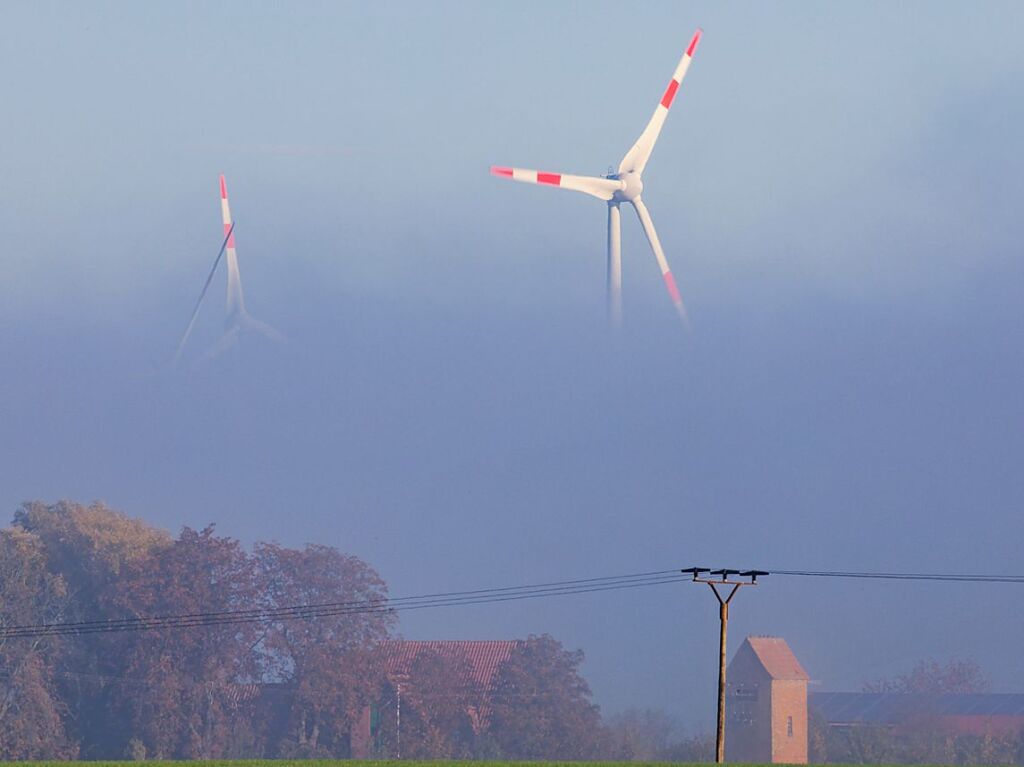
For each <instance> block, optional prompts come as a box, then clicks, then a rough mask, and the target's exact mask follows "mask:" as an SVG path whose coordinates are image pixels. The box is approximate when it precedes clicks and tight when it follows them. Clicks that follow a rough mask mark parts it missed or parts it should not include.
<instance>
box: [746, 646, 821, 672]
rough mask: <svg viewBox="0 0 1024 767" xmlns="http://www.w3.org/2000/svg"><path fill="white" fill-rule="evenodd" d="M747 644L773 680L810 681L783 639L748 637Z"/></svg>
mask: <svg viewBox="0 0 1024 767" xmlns="http://www.w3.org/2000/svg"><path fill="white" fill-rule="evenodd" d="M747 644H749V645H750V649H751V650H753V651H754V655H756V656H757V659H758V660H759V661H760V662H761V665H762V666H764V670H765V671H767V672H768V675H769V676H770V677H771V678H772V679H796V680H807V679H810V677H809V676H807V672H806V671H804V667H803V666H801V665H800V661H798V660H797V659H796V656H795V655H793V651H792V650H790V649H789V645H788V644H786V640H785V639H783V638H782V637H759V636H754V637H747Z"/></svg>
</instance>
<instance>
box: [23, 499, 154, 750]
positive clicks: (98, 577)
mask: <svg viewBox="0 0 1024 767" xmlns="http://www.w3.org/2000/svg"><path fill="white" fill-rule="evenodd" d="M13 531H23V532H24V533H26V534H30V535H32V536H34V538H35V539H36V540H37V541H38V544H39V551H40V553H41V555H42V558H43V560H44V561H45V567H46V569H47V571H48V572H49V573H50V577H52V578H59V579H60V580H61V581H62V582H63V583H64V584H66V585H65V588H66V589H67V594H66V599H65V600H64V604H63V606H62V609H61V616H60V619H61V620H64V621H71V622H74V621H82V620H103V619H107V618H114V619H117V618H123V617H125V615H124V613H123V612H122V607H121V605H119V604H116V603H115V599H114V595H115V593H116V592H117V591H118V590H119V588H120V586H121V581H122V578H123V577H124V576H125V574H126V568H128V569H131V568H132V567H133V566H135V567H134V569H135V570H138V569H140V568H139V567H138V565H139V564H140V563H142V562H148V561H149V560H150V558H151V556H152V555H153V553H154V552H155V551H157V550H160V549H163V548H166V547H168V546H170V545H171V536H170V535H168V534H167V533H166V532H164V531H163V530H157V529H156V528H153V527H151V526H149V525H147V524H146V523H145V522H143V521H142V520H139V519H133V518H131V517H128V516H126V515H125V514H122V513H121V512H118V511H115V510H114V509H110V508H108V507H107V506H105V505H104V504H102V503H93V504H90V505H88V506H85V505H82V504H77V503H72V502H70V501H60V502H58V503H55V504H45V503H41V502H32V503H26V504H23V505H22V507H21V508H20V509H19V510H18V511H17V512H16V513H15V515H14V527H13V528H12V532H13ZM45 617H46V614H45V613H44V612H37V613H36V615H35V616H34V619H33V620H32V621H29V622H40V621H41V620H43V619H44V618H45ZM124 660H125V655H124V637H122V636H120V635H106V634H94V635H89V636H80V637H76V638H75V639H74V640H69V641H66V642H64V644H63V651H62V652H61V653H60V655H59V656H54V657H53V663H54V664H56V668H55V669H54V670H53V673H54V675H55V678H56V680H57V685H58V687H59V695H60V698H61V699H62V701H63V702H64V705H65V706H66V710H67V715H66V717H65V718H66V720H67V722H68V727H69V728H70V734H71V736H72V737H73V738H74V739H75V740H77V741H78V743H79V744H80V750H81V755H82V756H83V757H87V758H92V759H96V758H117V757H120V756H121V755H122V754H123V753H124V748H125V745H126V741H127V739H128V730H129V729H130V722H129V721H128V720H126V719H124V718H123V717H122V716H121V714H122V713H123V711H122V707H121V706H120V702H121V701H122V700H123V693H124V687H125V682H124V681H123V677H124V675H125V669H124Z"/></svg>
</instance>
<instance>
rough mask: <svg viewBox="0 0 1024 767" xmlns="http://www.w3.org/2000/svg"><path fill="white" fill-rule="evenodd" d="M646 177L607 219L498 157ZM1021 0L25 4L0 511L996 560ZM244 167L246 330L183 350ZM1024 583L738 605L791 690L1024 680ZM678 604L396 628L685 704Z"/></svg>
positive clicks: (426, 553)
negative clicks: (210, 356)
mask: <svg viewBox="0 0 1024 767" xmlns="http://www.w3.org/2000/svg"><path fill="white" fill-rule="evenodd" d="M697 26H702V27H703V28H704V30H705V36H704V38H703V41H702V43H701V46H700V48H699V50H698V52H697V56H696V58H695V60H694V63H693V66H692V67H691V69H690V72H689V75H688V77H687V80H686V82H685V84H684V86H683V88H682V89H681V91H680V95H679V97H678V98H677V100H676V102H675V105H674V108H673V111H672V114H671V115H670V117H669V119H668V122H667V124H666V127H665V130H664V132H663V133H662V136H661V140H660V142H659V144H658V146H657V149H656V151H655V153H654V156H653V158H652V160H651V163H650V165H649V166H648V169H647V172H646V173H645V183H646V188H645V195H644V196H645V200H646V202H647V204H648V207H649V208H650V210H651V213H652V216H653V218H654V222H655V224H656V225H657V227H658V230H659V234H660V235H661V239H662V241H663V244H664V247H665V250H666V252H667V255H668V258H669V261H670V263H671V264H672V266H673V269H674V272H675V274H676V277H677V280H678V281H679V284H680V287H681V289H682V291H683V294H684V297H685V298H686V300H687V302H688V306H689V309H690V314H691V318H692V323H693V329H692V331H691V332H690V333H689V334H686V333H684V332H683V331H682V330H681V328H680V327H679V325H678V322H677V320H676V319H675V316H674V313H673V310H672V306H671V304H670V302H669V301H668V299H667V297H666V296H665V293H664V288H663V286H662V284H661V280H660V277H659V274H658V269H657V266H656V264H655V263H654V259H653V257H652V256H651V254H650V252H649V250H648V249H647V246H646V243H645V241H644V239H643V235H642V233H641V230H640V228H639V225H638V223H637V222H636V220H635V217H634V216H633V215H632V213H631V212H629V211H625V210H624V211H623V254H624V272H625V274H624V282H625V314H626V324H625V330H624V339H623V344H622V348H621V349H620V350H618V351H615V350H613V349H611V348H610V347H609V344H608V339H607V333H606V324H605V317H604V272H605V265H604V259H605V255H604V243H605V215H606V214H605V210H604V206H603V205H602V204H601V203H600V202H598V201H596V200H594V199H592V198H589V197H586V196H583V195H576V194H568V193H562V192H559V191H556V190H551V189H539V188H530V187H527V186H523V185H518V184H510V183H507V182H503V181H502V180H499V179H495V178H492V177H490V176H489V175H488V173H487V169H488V166H489V165H491V164H493V163H496V164H504V165H522V166H527V167H539V168H542V169H545V170H554V171H564V172H575V173H591V174H594V173H602V172H604V171H605V169H606V168H607V167H608V166H609V165H613V164H617V163H618V161H619V160H620V158H621V156H622V155H623V154H624V152H625V151H626V150H627V149H628V148H629V146H630V144H631V143H632V142H633V141H634V140H635V138H636V137H637V135H638V134H639V132H640V130H641V129H642V128H643V126H644V124H645V122H646V120H647V119H648V117H649V116H650V113H651V111H652V109H653V107H654V105H655V104H656V103H657V100H658V98H659V97H660V96H661V93H662V91H663V89H664V86H665V83H666V81H667V80H668V78H669V77H670V75H671V72H672V69H673V67H674V66H675V64H676V62H677V61H678V58H679V56H680V54H681V52H682V50H683V49H684V48H685V46H686V43H687V42H688V41H689V38H690V35H691V34H692V32H693V29H694V28H695V27H697ZM1021 28H1024V6H1021V5H1020V4H1019V3H1016V2H1006V3H997V2H985V3H959V4H952V3H939V2H919V3H901V4H898V6H897V5H895V4H891V3H881V2H880V3H856V4H853V3H850V4H847V5H844V6H839V5H838V4H831V3H830V4H808V3H795V2H794V3H786V4H773V5H768V4H750V3H743V4H740V3H728V2H725V3H723V2H693V3H680V2H661V3H655V2H650V3H635V4H625V3H621V2H614V3H613V2H579V3H561V4H550V3H540V2H536V3H515V4H513V3H504V4H498V3H477V4H470V3H438V4H426V3H411V2H410V3H386V2H381V3H372V4H371V3H366V4H338V3H324V4H314V3H305V4H283V3H280V4H278V3H275V4H269V3H267V4H254V3H219V4H209V3H195V4H191V3H164V4H159V5H158V4H144V5H141V4H135V3H127V2H126V3H115V4H99V3H92V4H88V5H87V4H71V3H64V4H50V5H47V4H42V3H37V2H32V3H27V2H26V3H8V4H5V6H4V11H3V23H2V24H0V88H2V93H3V100H2V102H3V106H2V110H3V120H2V123H0V131H2V138H3V140H2V141H0V359H2V361H3V365H4V368H5V370H4V374H3V376H2V377H0V408H2V409H0V419H2V420H0V423H2V427H3V431H2V434H3V439H2V441H0V501H2V503H3V507H4V508H6V509H7V512H5V514H9V513H13V511H14V510H15V508H16V507H17V504H18V503H19V502H21V501H23V500H27V499H35V498H39V499H45V500H56V499H59V498H72V499H76V500H80V501H90V500H93V499H102V500H105V501H106V502H108V503H110V504H112V505H114V506H116V507H117V508H120V509H123V510H125V511H127V512H129V513H131V514H134V515H138V516H142V517H144V518H145V519H147V520H148V521H150V522H152V523H154V524H157V525H160V526H163V527H166V528H169V529H172V530H176V529H178V528H179V527H180V526H181V525H183V524H188V525H192V526H202V525H205V524H206V523H208V522H216V523H217V526H218V530H219V531H220V532H221V533H223V534H228V535H232V536H237V537H239V538H241V539H242V540H244V541H246V542H251V541H253V540H256V539H268V538H273V539H277V540H280V541H281V542H283V543H286V544H291V545H300V544H303V543H305V542H310V541H314V542H321V543H329V544H332V545H336V546H338V547H340V548H342V549H343V550H346V551H349V552H352V553H355V554H358V555H359V556H362V557H364V558H365V559H367V560H369V561H370V562H371V563H373V564H374V565H375V566H376V567H378V568H379V569H380V571H381V572H382V574H383V575H384V577H385V578H386V579H387V581H388V582H389V584H390V585H391V589H392V593H393V594H395V595H398V596H402V595H413V594H420V593H425V592H429V591H435V590H447V589H456V588H475V587H486V586H504V585H512V584H518V583H528V582H533V581H544V580H552V579H561V578H572V577H587V576H595V575H606V574H614V573H624V572H636V571H643V570H657V569H663V568H670V567H676V566H679V567H682V566H687V565H691V564H702V565H703V564H708V565H729V566H734V565H738V566H757V567H763V568H769V569H770V568H773V567H776V568H785V569H791V568H804V567H806V568H835V569H904V570H942V571H964V572H977V571H981V572H1014V573H1020V572H1021V571H1024V562H1022V559H1024V558H1022V555H1021V543H1020V542H1021V539H1022V532H1024V530H1022V527H1024V525H1022V524H1021V516H1020V514H1021V504H1022V501H1024V479H1022V472H1021V470H1020V456H1021V452H1022V449H1024V431H1022V427H1024V401H1022V397H1021V384H1022V382H1024V356H1022V353H1021V343H1022V340H1024V309H1022V307H1021V302H1020V295H1021V290H1022V287H1024V264H1022V261H1021V253H1020V242H1021V241H1022V239H1024V223H1022V222H1024V216H1022V215H1021V200H1022V199H1024V195H1022V192H1024V133H1022V131H1021V124H1022V121H1024V99H1022V96H1024V54H1022V49H1021V45H1020V39H1019V30H1020V29H1021ZM221 172H223V173H226V174H227V176H228V183H229V187H230V190H231V193H232V206H233V210H234V213H235V218H236V221H237V229H236V236H237V240H238V252H239V258H240V260H241V268H242V279H243V283H244V285H245V288H246V296H247V302H248V307H249V310H250V311H251V313H252V314H253V315H254V316H256V317H258V318H260V319H262V320H265V321H267V322H269V323H271V324H272V325H274V326H275V327H277V328H279V329H280V330H282V331H283V332H284V333H286V334H287V335H288V337H289V338H290V342H289V343H288V344H286V345H283V346H275V345H272V344H270V343H269V342H267V341H265V340H264V339H262V338H258V337H253V338H245V339H243V343H242V345H241V346H240V347H239V348H238V349H237V350H235V351H234V352H233V353H232V354H229V355H227V356H224V357H222V358H220V359H218V360H216V361H215V362H213V363H203V362H201V361H200V358H201V356H202V353H203V350H204V348H206V347H208V346H209V345H210V344H212V343H213V342H214V341H215V340H216V338H217V336H218V333H219V332H220V327H221V323H222V321H223V291H224V274H223V272H221V273H220V275H219V276H218V280H217V281H216V282H215V285H214V289H213V291H212V293H211V300H210V301H209V303H208V304H207V306H206V307H205V310H204V313H203V315H202V316H201V317H200V321H199V325H198V327H197V331H196V333H195V334H194V336H193V339H192V342H191V343H190V346H189V347H188V349H187V350H186V355H185V357H186V362H185V364H184V365H183V366H182V369H180V370H178V371H177V372H172V371H168V370H167V367H166V363H167V362H168V360H169V359H170V357H171V355H172V354H173V351H174V346H175V344H176V342H177V339H178V336H179V335H180V333H181V331H182V329H183V326H184V324H185V322H186V320H187V318H188V313H189V311H190V310H191V305H192V302H193V301H194V300H195V296H196V294H197V293H198V291H199V288H200V287H201V284H202V280H203V278H204V277H205V273H206V270H207V269H208V268H209V265H210V263H211V261H212V259H213V256H214V255H215V254H216V249H217V247H218V246H219V244H220V237H221V228H220V218H219V205H218V189H217V175H218V174H219V173H221ZM1015 588H1016V587H1013V586H1003V587H997V586H993V587H985V588H983V587H978V586H962V585H929V584H916V585H915V584H902V585H892V584H889V585H884V584H879V583H845V582H825V583H814V582H806V581H801V580H795V579H786V578H783V577H781V576H777V577H774V578H770V579H768V580H767V581H766V582H765V585H764V587H763V588H759V589H758V590H757V591H753V590H748V591H746V592H744V593H742V594H741V595H740V597H739V601H738V602H737V603H736V607H735V610H734V612H733V619H734V620H733V624H732V637H733V643H732V648H731V649H735V647H736V646H738V642H739V640H740V639H741V638H742V636H744V635H745V634H747V633H775V634H779V635H782V636H785V637H786V638H787V639H789V641H790V642H791V644H792V645H793V647H794V649H795V650H796V652H797V654H798V656H799V657H800V658H801V660H802V661H803V662H804V664H805V666H806V667H807V669H808V671H809V672H810V674H811V676H812V677H813V678H814V679H815V680H817V683H818V686H817V687H816V688H815V689H858V688H859V686H860V684H861V683H862V682H863V681H864V680H865V679H869V678H876V677H879V676H882V675H888V674H893V673H898V672H900V671H902V670H905V669H906V668H908V667H909V666H911V665H912V664H913V663H914V662H915V661H916V660H918V659H920V658H929V657H934V658H937V659H940V660H941V659H945V658H949V657H953V656H959V657H972V658H974V659H976V660H978V661H979V662H981V663H982V664H983V665H984V666H985V667H986V669H988V671H989V672H990V674H991V676H992V677H993V681H994V682H995V687H996V689H1003V690H1021V689H1024V667H1022V666H1021V664H1020V663H1019V657H1018V653H1019V644H1020V641H1019V640H1020V637H1021V634H1022V631H1024V617H1022V615H1021V613H1020V611H1019V610H1016V609H1015V608H1014V606H1013V605H1014V604H1015V603H1016V602H1017V601H1019V595H1018V594H1017V593H1016V591H1014V589H1015ZM715 621H716V606H715V603H714V601H713V599H712V597H711V595H710V594H708V593H705V591H702V590H698V589H697V588H696V587H693V586H685V585H684V586H681V587H677V586H662V587H659V588H658V589H650V590H647V591H642V592H628V593H621V594H617V595H590V596H586V597H575V598H571V599H564V600H551V601H548V602H533V603H530V602H525V603H514V604H511V605H508V604H506V605H499V606H492V607H475V608H460V609H456V610H448V611H436V612H422V613H419V614H414V615H408V616H404V617H403V618H402V624H401V625H402V630H403V631H404V633H405V634H406V636H409V637H414V638H501V637H508V636H522V635H525V634H526V633H529V632H535V633H539V632H550V633H552V634H554V635H555V636H556V637H558V638H559V639H561V640H563V641H564V642H565V643H566V644H567V645H569V646H571V647H581V648H583V649H584V650H585V651H586V652H587V657H588V660H587V663H586V666H585V671H586V674H587V676H588V678H589V679H590V680H591V682H592V684H593V686H594V688H595V692H596V694H597V697H598V701H599V702H600V703H601V704H602V705H603V706H604V707H605V708H606V709H607V710H612V711H614V710H618V709H621V708H624V707H627V706H633V705H640V706H646V705H654V706H661V707H665V708H666V709H668V710H670V711H672V712H674V713H676V714H678V715H679V716H680V718H682V719H683V720H685V721H686V722H688V723H690V724H691V725H692V726H694V727H700V726H710V723H711V721H712V715H713V703H714V679H715V644H716V642H717V627H716V623H715Z"/></svg>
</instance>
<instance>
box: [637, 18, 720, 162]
mask: <svg viewBox="0 0 1024 767" xmlns="http://www.w3.org/2000/svg"><path fill="white" fill-rule="evenodd" d="M701 33H702V32H701V30H699V29H698V30H697V31H696V32H695V33H694V35H693V39H692V40H690V45H689V47H687V49H686V53H684V54H683V57H682V58H681V59H680V60H679V66H677V67H676V71H675V72H674V73H673V75H672V79H671V80H670V81H669V84H668V87H667V88H666V89H665V95H663V96H662V97H661V101H660V102H659V103H658V106H657V107H655V109H654V114H653V115H652V116H651V121H650V122H649V123H647V127H646V128H644V132H643V133H641V134H640V138H638V139H637V140H636V143H635V144H633V148H632V149H630V150H629V151H628V152H626V156H625V157H623V158H622V162H621V163H619V173H642V172H643V169H644V168H645V167H646V165H647V160H648V159H650V156H651V152H653V151H654V144H655V143H656V142H657V141H658V135H659V134H660V133H661V126H662V125H664V124H665V118H666V117H668V110H669V107H671V106H672V100H673V99H674V98H675V97H676V91H677V90H679V86H680V84H681V83H682V82H683V78H684V77H686V70H687V69H689V68H690V62H691V61H692V60H693V53H694V51H696V50H697V43H698V42H700V36H701Z"/></svg>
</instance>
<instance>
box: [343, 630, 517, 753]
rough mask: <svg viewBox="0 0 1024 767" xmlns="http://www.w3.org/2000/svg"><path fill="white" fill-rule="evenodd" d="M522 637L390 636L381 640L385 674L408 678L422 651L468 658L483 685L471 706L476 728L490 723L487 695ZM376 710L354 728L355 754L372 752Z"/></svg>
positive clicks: (398, 679) (364, 715)
mask: <svg viewBox="0 0 1024 767" xmlns="http://www.w3.org/2000/svg"><path fill="white" fill-rule="evenodd" d="M522 644H523V643H522V641H520V640H515V639H513V640H493V641H450V640H442V641H424V642H416V641H407V640H404V639H389V640H386V641H384V642H381V644H380V647H379V648H378V652H379V653H380V657H381V661H382V663H383V670H384V675H385V676H386V677H387V679H388V680H389V681H391V682H392V684H401V683H405V682H408V681H409V677H410V671H411V669H412V668H413V667H414V665H415V663H416V659H417V658H418V657H419V656H420V654H421V653H435V654H437V655H440V656H442V657H447V658H452V659H457V660H460V661H465V662H466V663H467V664H468V666H469V669H470V673H471V675H472V678H473V681H474V682H476V683H477V684H478V685H479V686H480V694H481V696H482V698H481V700H479V701H478V702H477V703H476V704H475V705H471V706H470V707H469V711H468V713H469V716H470V720H471V721H472V724H473V729H474V731H476V732H478V733H479V732H480V731H482V730H483V729H484V728H486V726H487V719H488V714H489V711H488V705H487V698H488V696H489V695H490V693H491V692H492V690H493V687H494V681H495V678H496V677H497V675H498V670H499V669H500V668H501V665H502V664H503V663H504V662H505V661H507V660H508V659H509V657H510V656H511V655H512V652H513V651H514V650H515V649H516V648H517V647H519V646H520V645H522ZM374 718H375V717H374V712H373V710H372V708H371V707H367V708H365V709H364V710H363V712H362V715H361V716H360V717H359V719H358V721H357V722H356V724H355V726H354V727H353V729H352V735H351V744H352V746H351V748H352V758H354V759H365V758H367V757H368V756H370V754H371V752H372V748H373V746H372V744H373V739H374Z"/></svg>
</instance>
